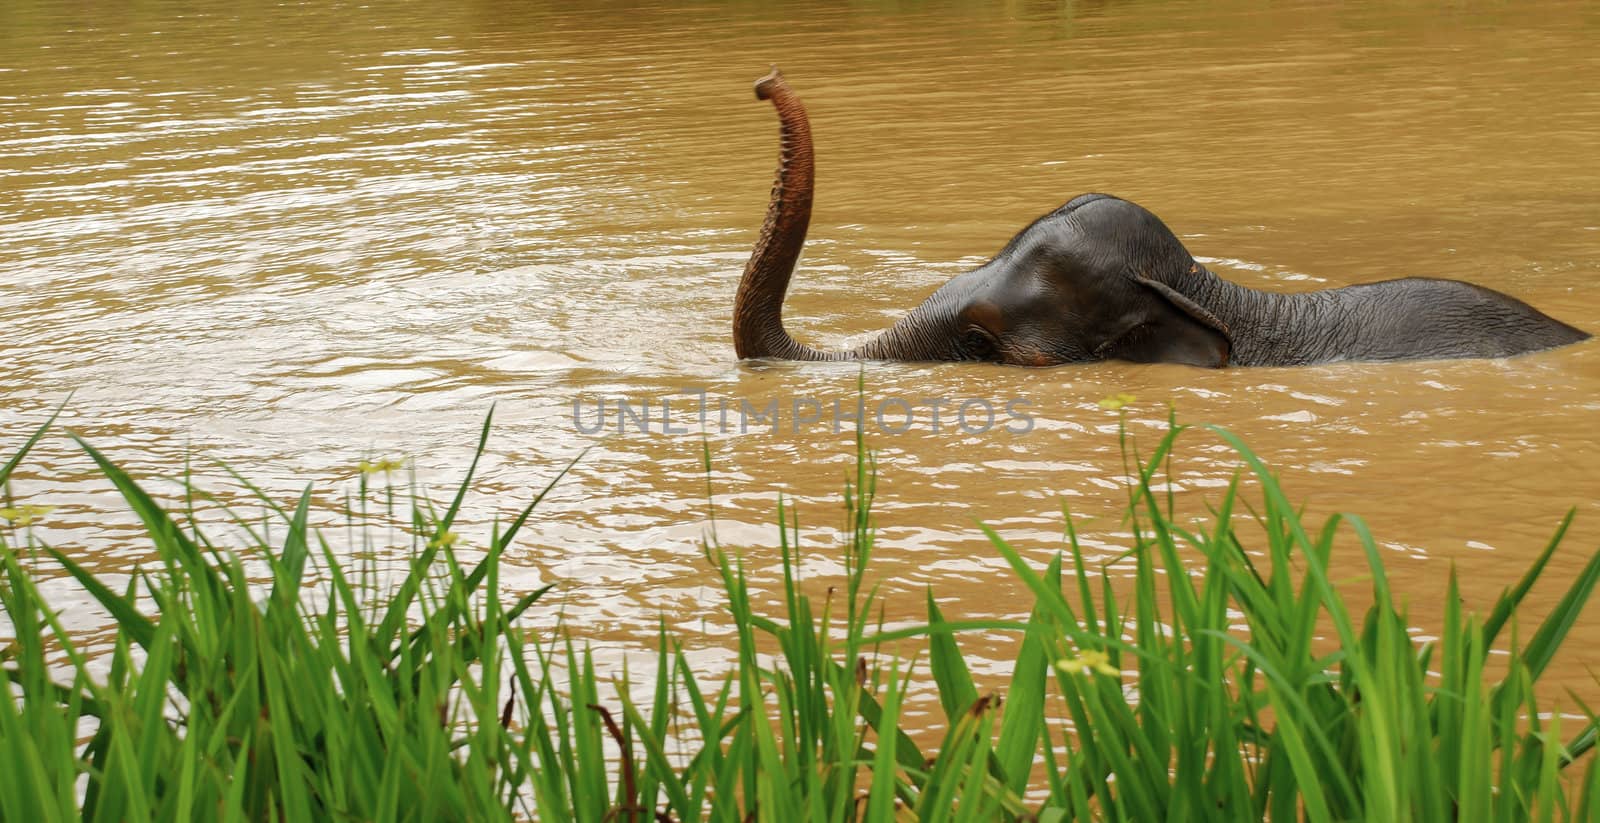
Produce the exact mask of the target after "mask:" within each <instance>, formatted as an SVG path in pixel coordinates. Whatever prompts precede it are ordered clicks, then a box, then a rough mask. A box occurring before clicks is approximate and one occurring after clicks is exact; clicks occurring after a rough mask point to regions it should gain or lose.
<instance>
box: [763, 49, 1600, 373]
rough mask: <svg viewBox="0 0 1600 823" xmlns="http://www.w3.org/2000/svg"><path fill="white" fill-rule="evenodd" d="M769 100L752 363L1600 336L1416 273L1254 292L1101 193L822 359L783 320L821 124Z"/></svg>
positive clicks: (1296, 356)
mask: <svg viewBox="0 0 1600 823" xmlns="http://www.w3.org/2000/svg"><path fill="white" fill-rule="evenodd" d="M756 95H757V96H758V97H760V98H761V99H763V100H771V101H772V102H773V104H774V106H775V107H776V108H777V110H778V114H779V120H780V123H781V127H782V130H781V143H782V156H781V160H780V163H779V166H778V179H777V183H776V184H775V186H774V187H773V192H772V201H771V204H770V207H769V209H768V211H767V220H766V224H765V225H764V226H763V227H762V232H761V237H760V239H759V240H758V241H757V244H756V248H755V251H754V253H753V254H752V255H751V257H750V262H749V264H748V265H747V267H746V268H745V274H744V278H743V279H742V280H741V282H740V284H739V294H738V297H737V298H736V300H735V304H734V346H735V349H736V350H737V352H738V354H739V356H740V357H741V358H749V357H767V358H778V359H789V360H911V361H937V360H979V361H991V362H998V363H1009V364H1013V365H1020V366H1054V365H1059V364H1062V363H1083V362H1092V361H1097V360H1128V361H1133V362H1137V363H1186V364H1189V365H1194V366H1206V367H1221V366H1228V365H1234V366H1298V365H1306V364H1311V363H1327V362H1332V361H1338V360H1415V359H1432V358H1463V357H1506V356H1509V355H1514V354H1522V353H1525V352H1531V351H1538V350H1540V349H1548V348H1553V347H1555V346H1561V345H1565V344H1568V343H1574V342H1577V341H1579V340H1583V339H1586V338H1587V337H1588V336H1589V335H1588V334H1586V333H1584V332H1582V331H1579V330H1578V329H1575V328H1573V327H1571V326H1568V325H1567V324H1565V323H1562V322H1561V321H1559V320H1555V319H1553V318H1551V317H1548V316H1546V315H1544V314H1542V313H1541V312H1539V311H1538V310H1537V309H1534V308H1533V307H1532V306H1529V305H1528V304H1526V303H1523V302H1522V301H1520V300H1517V299H1516V298H1513V297H1509V296H1507V295H1504V294H1501V293H1499V292H1496V291H1492V290H1490V289H1486V288H1483V287H1481V286H1475V285H1472V284H1471V283H1463V282H1461V281H1458V280H1435V279H1428V278H1406V279H1403V280H1387V281H1383V282H1380V283H1367V284H1363V285H1358V286H1349V287H1347V288H1342V289H1328V290H1325V291H1314V292H1305V293H1299V294H1278V293H1272V292H1264V291H1257V290H1255V289H1250V288H1246V287H1244V286H1240V285H1237V284H1235V283H1230V282H1228V281H1226V280H1223V279H1222V278H1220V277H1217V276H1216V275H1214V274H1212V273H1211V272H1209V271H1207V270H1206V268H1205V267H1204V266H1201V265H1199V264H1198V263H1196V262H1195V260H1194V258H1193V257H1192V256H1191V255H1190V254H1189V252H1188V250H1187V249H1185V248H1184V247H1183V244H1182V243H1181V242H1179V241H1178V238H1177V237H1176V236H1174V235H1173V233H1172V231H1171V230H1169V229H1168V228H1167V227H1166V225H1165V224H1163V223H1162V222H1161V220H1160V219H1158V218H1157V217H1156V216H1155V215H1154V214H1151V213H1150V212H1149V211H1146V210H1145V209H1143V208H1141V207H1140V206H1138V205H1136V204H1134V203H1131V202H1129V201H1127V200H1122V199H1120V198H1117V197H1112V196H1110V195H1105V194H1085V195H1081V196H1079V197H1076V198H1073V199H1072V200H1071V201H1070V202H1068V203H1067V204H1066V205H1064V206H1062V207H1061V208H1059V209H1056V210H1055V211H1053V212H1051V213H1049V214H1046V215H1044V216H1043V217H1040V218H1039V219H1038V220H1035V221H1034V222H1033V223H1032V224H1031V225H1029V226H1028V227H1027V228H1025V229H1023V230H1022V231H1021V232H1020V233H1019V234H1017V236H1016V237H1014V238H1012V239H1011V242H1010V243H1007V244H1006V246H1005V248H1004V249H1001V251H1000V253H999V254H997V255H995V256H994V258H993V259H992V260H990V261H989V262H987V263H985V264H983V265H982V266H980V267H978V268H976V269H973V270H972V271H969V272H965V273H963V274H959V275H957V276H955V277H954V278H952V279H951V280H950V281H949V282H948V283H946V284H945V285H944V286H942V287H941V288H940V289H939V290H938V291H936V292H934V293H933V295H932V296H931V297H929V298H928V299H927V300H926V301H924V302H923V303H922V305H920V306H918V307H916V308H915V309H913V310H912V311H911V313H910V314H907V315H906V316H905V317H903V318H901V320H900V321H899V322H897V323H895V324H894V326H893V327H891V328H890V329H889V330H888V331H886V332H884V333H883V334H882V335H880V336H879V337H877V338H876V339H874V340H872V341H870V342H868V343H867V344H865V345H863V346H861V347H860V348H857V349H854V350H852V351H846V352H826V351H819V350H817V349H813V348H810V347H809V346H805V345H802V344H800V343H798V342H796V341H795V340H794V338H792V337H790V336H789V334H788V332H786V331H785V330H784V328H783V320H782V307H783V297H784V294H785V292H786V291H787V289H788V285H789V279H790V276H791V275H792V274H793V271H794V265H795V263H796V261H797V260H798V259H799V256H800V250H801V247H802V246H803V245H804V242H805V232H806V228H807V226H808V224H809V222H810V216H811V195H812V186H813V175H814V171H813V162H812V150H811V135H810V128H809V125H808V123H807V120H806V116H805V109H804V108H803V107H802V106H801V105H800V101H799V98H798V97H796V96H795V94H794V92H793V90H792V89H790V88H789V86H788V84H786V83H785V82H784V80H783V77H782V75H780V74H778V72H777V70H776V69H774V70H773V73H772V74H770V75H768V76H767V77H764V78H762V79H761V80H760V81H759V82H757V84H756Z"/></svg>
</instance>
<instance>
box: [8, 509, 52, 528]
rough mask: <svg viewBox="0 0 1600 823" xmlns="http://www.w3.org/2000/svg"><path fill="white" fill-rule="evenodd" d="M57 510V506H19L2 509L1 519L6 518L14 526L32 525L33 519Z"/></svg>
mask: <svg viewBox="0 0 1600 823" xmlns="http://www.w3.org/2000/svg"><path fill="white" fill-rule="evenodd" d="M54 510H55V506H17V507H16V508H12V509H0V520H5V521H8V522H9V523H11V525H13V526H30V525H33V521H35V520H38V519H39V518H41V517H44V516H45V515H47V514H49V513H50V512H52V511H54Z"/></svg>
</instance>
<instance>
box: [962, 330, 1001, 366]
mask: <svg viewBox="0 0 1600 823" xmlns="http://www.w3.org/2000/svg"><path fill="white" fill-rule="evenodd" d="M961 348H962V350H963V352H964V353H965V354H966V355H967V357H969V358H971V359H973V360H993V359H994V357H995V352H996V351H997V350H998V349H999V344H997V343H996V342H995V339H994V335H991V334H989V330H988V329H985V328H982V327H977V326H975V327H973V328H970V329H967V331H966V332H965V333H964V334H962V336H961Z"/></svg>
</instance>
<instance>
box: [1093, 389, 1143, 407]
mask: <svg viewBox="0 0 1600 823" xmlns="http://www.w3.org/2000/svg"><path fill="white" fill-rule="evenodd" d="M1136 399H1138V398H1136V397H1134V396H1133V395H1131V394H1127V393H1125V392H1119V393H1117V394H1113V395H1111V396H1110V397H1107V398H1106V399H1104V400H1101V401H1100V408H1102V409H1110V410H1111V411H1116V410H1117V409H1120V408H1122V407H1123V406H1126V405H1128V404H1129V403H1132V402H1133V401H1134V400H1136Z"/></svg>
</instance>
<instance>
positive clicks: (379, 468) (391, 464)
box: [356, 457, 405, 474]
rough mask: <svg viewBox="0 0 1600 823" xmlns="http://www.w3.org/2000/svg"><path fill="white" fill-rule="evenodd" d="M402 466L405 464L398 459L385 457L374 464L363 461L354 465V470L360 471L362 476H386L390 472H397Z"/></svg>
mask: <svg viewBox="0 0 1600 823" xmlns="http://www.w3.org/2000/svg"><path fill="white" fill-rule="evenodd" d="M403 465H405V464H403V463H401V462H400V459H399V458H398V457H385V458H383V459H382V460H378V461H376V462H368V461H366V460H363V461H361V462H360V463H358V464H357V465H356V468H358V469H360V470H361V473H362V474H378V473H379V472H382V473H384V474H388V473H390V472H392V471H398V470H399V469H400V468H401V467H402V466H403Z"/></svg>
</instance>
